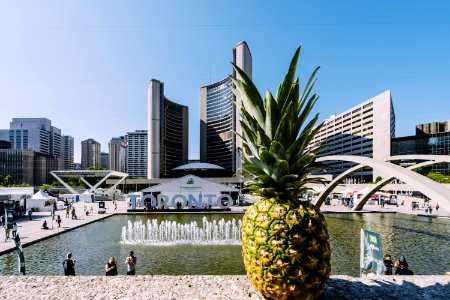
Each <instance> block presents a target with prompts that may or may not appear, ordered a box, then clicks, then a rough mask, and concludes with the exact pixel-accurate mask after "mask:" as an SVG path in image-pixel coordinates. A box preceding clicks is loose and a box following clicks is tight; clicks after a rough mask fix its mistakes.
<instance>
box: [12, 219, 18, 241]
mask: <svg viewBox="0 0 450 300" xmlns="http://www.w3.org/2000/svg"><path fill="white" fill-rule="evenodd" d="M16 234H17V223H16V222H14V225H13V228H12V236H13V237H15V236H16Z"/></svg>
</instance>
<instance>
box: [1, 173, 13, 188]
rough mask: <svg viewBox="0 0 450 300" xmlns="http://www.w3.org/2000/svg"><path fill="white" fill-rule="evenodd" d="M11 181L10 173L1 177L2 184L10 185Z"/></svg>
mask: <svg viewBox="0 0 450 300" xmlns="http://www.w3.org/2000/svg"><path fill="white" fill-rule="evenodd" d="M12 183H13V178H12V176H11V175H6V176H5V178H4V179H3V185H4V186H10V185H11V184H12Z"/></svg>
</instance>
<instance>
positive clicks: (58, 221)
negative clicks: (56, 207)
mask: <svg viewBox="0 0 450 300" xmlns="http://www.w3.org/2000/svg"><path fill="white" fill-rule="evenodd" d="M56 223H58V228H60V227H61V216H60V215H58V217H57V218H56Z"/></svg>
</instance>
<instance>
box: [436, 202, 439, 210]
mask: <svg viewBox="0 0 450 300" xmlns="http://www.w3.org/2000/svg"><path fill="white" fill-rule="evenodd" d="M438 210H439V203H436V212H438Z"/></svg>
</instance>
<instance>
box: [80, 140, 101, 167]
mask: <svg viewBox="0 0 450 300" xmlns="http://www.w3.org/2000/svg"><path fill="white" fill-rule="evenodd" d="M89 167H94V168H100V167H101V158H100V143H99V142H97V141H95V140H94V139H87V140H84V141H82V142H81V168H82V169H83V170H85V169H87V168H89Z"/></svg>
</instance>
